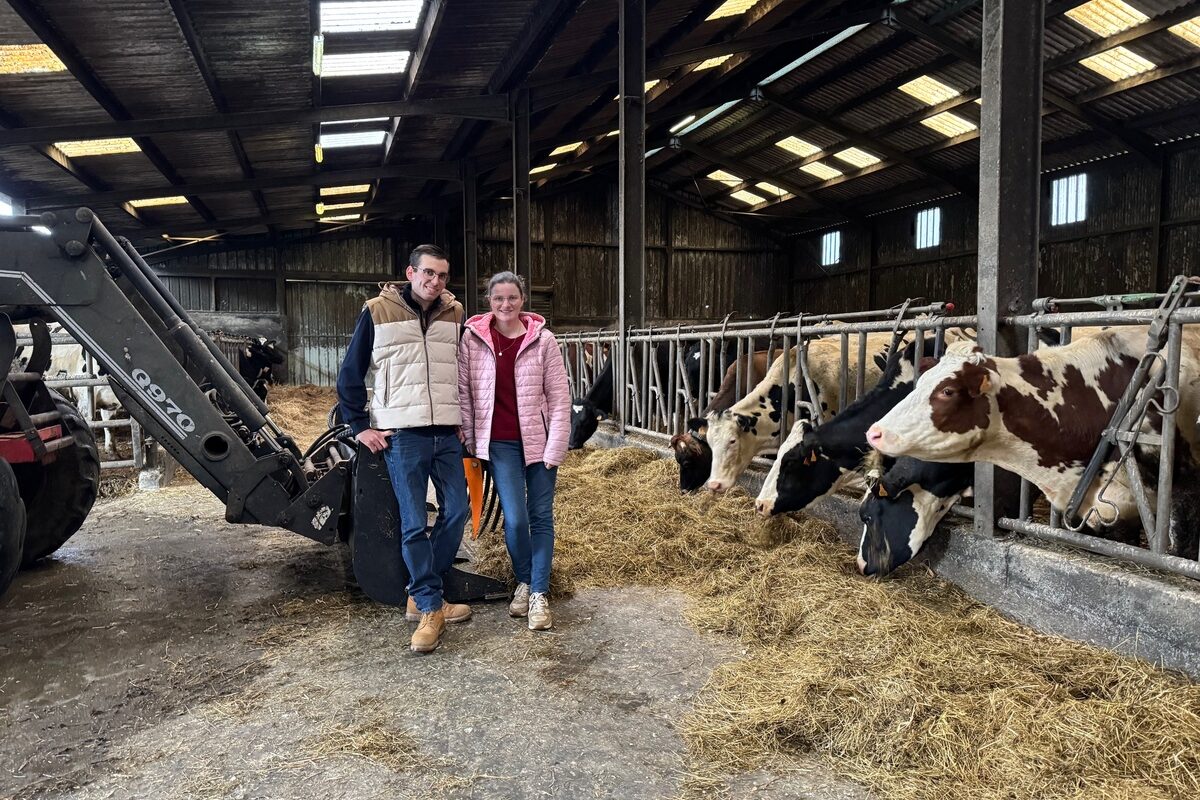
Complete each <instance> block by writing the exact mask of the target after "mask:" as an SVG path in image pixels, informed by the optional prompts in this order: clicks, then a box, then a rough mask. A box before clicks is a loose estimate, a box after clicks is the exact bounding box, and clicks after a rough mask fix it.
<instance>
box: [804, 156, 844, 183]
mask: <svg viewBox="0 0 1200 800" xmlns="http://www.w3.org/2000/svg"><path fill="white" fill-rule="evenodd" d="M800 170H801V171H802V172H807V173H808V174H809V175H812V176H813V177H814V178H820V179H821V180H823V181H827V180H829V179H830V178H837V177H839V176H840V175H841V174H842V171H841V170H840V169H837V168H836V167H831V166H829V165H828V164H822V163H821V162H820V161H814V162H813V163H811V164H805V165H804V166H803V167H801V168H800Z"/></svg>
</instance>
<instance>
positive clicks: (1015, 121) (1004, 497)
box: [974, 0, 1045, 536]
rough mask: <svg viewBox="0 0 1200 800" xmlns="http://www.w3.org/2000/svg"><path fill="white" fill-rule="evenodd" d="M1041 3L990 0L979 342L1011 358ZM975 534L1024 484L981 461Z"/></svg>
mask: <svg viewBox="0 0 1200 800" xmlns="http://www.w3.org/2000/svg"><path fill="white" fill-rule="evenodd" d="M1044 5H1045V4H1044V0H984V6H983V41H982V53H983V58H982V70H981V71H982V77H981V87H982V90H983V91H982V98H983V110H982V119H981V121H980V137H979V142H980V144H979V281H978V292H977V297H976V299H977V304H978V307H979V324H978V333H979V344H980V345H981V346H982V347H983V350H984V352H987V353H995V354H996V355H998V356H1014V355H1018V354H1020V352H1021V351H1022V350H1023V347H1022V345H1023V342H1022V341H1021V337H1020V334H1019V332H1018V331H1016V330H1014V329H1012V328H1011V327H1009V328H1007V329H1002V328H1001V318H1002V317H1005V316H1008V315H1012V314H1016V313H1019V312H1021V311H1023V310H1025V309H1027V308H1029V307H1030V304H1031V303H1032V302H1033V300H1034V298H1035V297H1037V269H1038V232H1039V221H1040V212H1039V205H1038V202H1039V186H1040V169H1041V141H1042V135H1041V133H1042V130H1041V129H1042V125H1041V119H1042V114H1041V110H1042V32H1043V25H1044V15H1045V8H1044ZM974 491H975V530H976V531H977V532H979V533H981V534H983V535H987V536H991V535H993V534H994V533H995V531H996V526H995V522H996V519H997V517H1001V516H1003V517H1014V516H1017V514H1019V513H1020V512H1019V505H1020V481H1019V480H1018V479H1017V477H1016V476H1015V475H1012V474H1011V473H1005V472H1002V471H1000V470H997V469H996V468H994V467H993V466H992V465H990V464H977V465H976V467H975V488H974Z"/></svg>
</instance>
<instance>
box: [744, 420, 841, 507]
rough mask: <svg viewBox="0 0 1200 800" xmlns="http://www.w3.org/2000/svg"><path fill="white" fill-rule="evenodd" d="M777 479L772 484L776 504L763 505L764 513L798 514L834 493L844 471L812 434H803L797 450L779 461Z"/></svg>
mask: <svg viewBox="0 0 1200 800" xmlns="http://www.w3.org/2000/svg"><path fill="white" fill-rule="evenodd" d="M779 462H780V463H779V477H778V478H777V479H776V482H775V495H776V496H775V502H774V503H772V504H771V506H770V508H767V507H766V504H765V503H764V504H763V507H762V508H760V509H759V511H760V513H763V514H783V513H786V512H788V511H799V510H800V509H802V508H805V507H807V506H808V504H809V503H811V502H813V501H814V500H816V499H817V498H820V497H824V496H825V495H827V494H829V492H830V491H832V490H833V488H834V486H835V485H836V484H837V482H838V479H839V478H841V477H842V473H843V472H844V471H845V470H844V469H843V468H842V466H841V465H840V464H838V462H837V460H835V459H834V458H832V457H831V456H830V455H829V454H828V453H826V452H825V451H824V449H823V448H822V447H821V442H820V440H819V439H818V438H817V437H816V436H815V435H814V433H813V432H812V431H808V432H806V433H805V434H804V436H803V438H802V439H801V440H800V445H799V446H798V447H793V448H792V449H791V450H789V451H788V452H787V453H785V454H784V455H783V457H782V458H780V459H779Z"/></svg>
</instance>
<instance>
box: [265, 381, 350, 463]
mask: <svg viewBox="0 0 1200 800" xmlns="http://www.w3.org/2000/svg"><path fill="white" fill-rule="evenodd" d="M336 404H337V390H336V389H334V388H333V387H332V386H313V385H312V384H304V385H302V386H272V387H271V388H270V390H269V391H268V392H267V407H268V408H270V409H271V419H273V420H275V423H276V424H277V425H278V426H279V427H280V428H282V429H283V430H285V431H287V432H288V433H290V434H291V435H292V438H293V439H295V440H296V444H297V445H298V446H299V447H300V449H301V450H302V451H303V450H305V449H306V448H307V447H308V446H309V445H310V444H312V443H313V442H315V441H316V440H317V437H318V436H320V435H321V434H323V433H324V432H325V431H327V430H329V425H328V424H327V423H328V417H329V411H330V409H332V408H333V407H334V406H335V405H336Z"/></svg>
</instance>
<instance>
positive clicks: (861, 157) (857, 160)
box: [833, 147, 880, 169]
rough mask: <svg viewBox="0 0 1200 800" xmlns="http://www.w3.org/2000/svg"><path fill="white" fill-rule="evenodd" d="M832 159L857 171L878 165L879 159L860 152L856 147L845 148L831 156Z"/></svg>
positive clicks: (862, 151)
mask: <svg viewBox="0 0 1200 800" xmlns="http://www.w3.org/2000/svg"><path fill="white" fill-rule="evenodd" d="M833 157H834V158H836V159H838V160H840V161H845V162H846V163H847V164H851V165H853V166H855V167H858V168H859V169H862V168H864V167H869V166H871V165H872V164H878V163H879V161H880V159H879V158H877V157H876V156H873V155H871V154H870V153H868V152H867V151H866V150H860V149H858V148H857V147H847V148H846V149H845V150H840V151H838V152H836V153H834V154H833Z"/></svg>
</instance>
